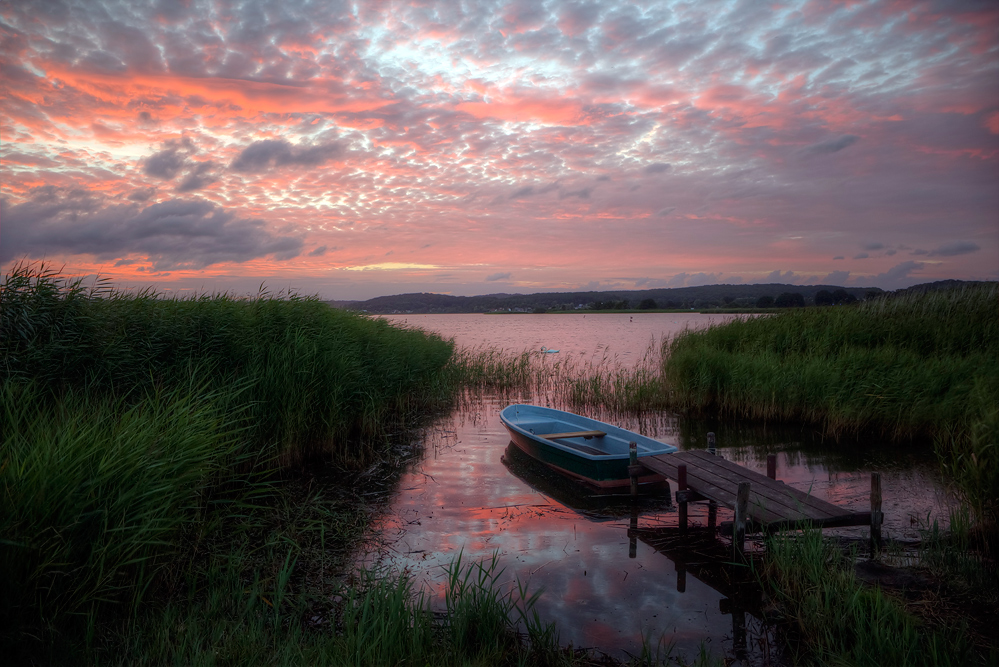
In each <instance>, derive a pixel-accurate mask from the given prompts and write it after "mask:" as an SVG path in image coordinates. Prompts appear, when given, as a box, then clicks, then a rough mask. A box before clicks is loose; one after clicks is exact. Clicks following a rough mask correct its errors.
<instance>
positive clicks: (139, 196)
mask: <svg viewBox="0 0 999 667" xmlns="http://www.w3.org/2000/svg"><path fill="white" fill-rule="evenodd" d="M155 194H156V188H137V189H135V190H132V191H131V192H130V193H129V194H128V199H130V200H131V201H136V202H143V201H149V200H150V199H151V198H152V196H153V195H155Z"/></svg>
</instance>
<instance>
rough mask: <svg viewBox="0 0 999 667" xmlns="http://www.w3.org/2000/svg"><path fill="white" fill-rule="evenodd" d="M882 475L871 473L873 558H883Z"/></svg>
mask: <svg viewBox="0 0 999 667" xmlns="http://www.w3.org/2000/svg"><path fill="white" fill-rule="evenodd" d="M883 519H884V515H883V514H882V513H881V473H879V472H872V473H871V557H872V558H875V559H877V558H880V557H881V522H882V520H883Z"/></svg>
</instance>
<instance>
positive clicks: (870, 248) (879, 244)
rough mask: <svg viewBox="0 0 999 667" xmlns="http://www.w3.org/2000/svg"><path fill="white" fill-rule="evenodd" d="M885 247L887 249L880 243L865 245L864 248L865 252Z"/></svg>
mask: <svg viewBox="0 0 999 667" xmlns="http://www.w3.org/2000/svg"><path fill="white" fill-rule="evenodd" d="M884 247H885V244H884V243H878V242H874V243H865V244H864V246H863V248H864V250H881V249H882V248H884Z"/></svg>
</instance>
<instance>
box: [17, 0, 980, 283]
mask: <svg viewBox="0 0 999 667" xmlns="http://www.w3.org/2000/svg"><path fill="white" fill-rule="evenodd" d="M0 59H2V71H0V86H2V91H0V92H2V98H0V105H2V106H0V112H2V113H0V143H2V148H0V262H2V264H3V267H2V268H3V270H4V272H6V271H8V270H9V269H10V267H11V266H12V265H13V264H14V263H15V262H17V261H22V260H25V259H28V260H45V261H46V263H48V264H49V265H51V266H54V267H56V268H59V267H65V268H64V271H65V272H66V273H70V274H73V275H92V274H100V275H102V276H105V277H108V278H112V279H113V280H114V281H115V282H116V283H118V284H120V285H122V286H144V285H154V286H156V288H157V289H158V290H161V291H169V292H176V291H181V290H193V291H199V292H201V291H232V292H236V293H245V292H254V293H255V292H256V291H257V287H258V286H259V285H260V284H261V283H266V285H267V286H268V287H270V288H271V289H272V290H274V291H278V290H283V289H288V288H291V289H294V290H297V291H299V292H302V293H309V294H319V295H321V296H322V297H324V298H329V299H364V298H369V297H373V296H378V295H384V294H396V293H401V292H422V291H426V292H439V293H451V294H482V293H495V292H523V293H527V292H538V291H548V290H558V291H565V290H579V289H600V290H610V289H618V290H624V289H642V288H649V287H679V286H686V285H702V284H710V283H756V282H789V283H801V284H805V283H826V284H836V285H849V286H878V287H882V288H886V289H895V288H898V287H903V286H907V285H911V284H915V283H920V282H928V281H932V280H939V279H943V278H959V279H979V280H980V279H988V280H996V279H997V278H999V3H996V2H992V1H983V2H978V1H974V2H972V1H960V0H954V1H943V0H941V1H939V2H905V1H900V2H865V1H857V2H832V1H828V2H827V1H822V2H817V1H812V2H786V3H781V2H775V3H770V4H766V3H762V2H757V1H755V0H754V1H746V2H706V1H698V2H669V1H665V0H663V1H656V2H634V3H626V2H613V1H611V0H597V1H596V2H552V1H548V2H539V1H530V2H521V3H504V2H489V1H486V0H462V1H460V2H459V1H457V0H455V1H451V2H436V3H435V2H423V1H420V0H414V1H412V2H391V1H376V0H372V1H369V2H363V1H362V2H354V3H338V2H335V1H329V2H327V1H322V2H315V1H312V2H310V1H306V0H280V1H278V0H160V1H153V2H143V1H141V0H138V1H134V2H133V1H122V2H113V1H110V0H108V1H105V0H85V1H80V2H62V1H59V0H51V1H38V2H31V1H30V0H29V1H24V0H0Z"/></svg>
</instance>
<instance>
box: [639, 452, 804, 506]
mask: <svg viewBox="0 0 999 667" xmlns="http://www.w3.org/2000/svg"><path fill="white" fill-rule="evenodd" d="M673 456H676V454H664V455H661V456H644V457H640V458H639V459H638V461H639V463H641V464H642V465H644V466H645V467H646V468H648V469H649V470H651V471H653V472H655V473H658V474H660V475H662V476H664V477H669V478H672V479H676V465H677V464H679V463H684V464H686V462H684V461H681V460H673V461H671V462H670V463H665V462H664V461H663V459H664V458H665V457H673ZM692 465H697V462H696V461H693V462H692ZM702 473H703V471H702V470H700V469H694V468H688V472H687V477H688V484H689V486H690V487H691V488H692V489H693V490H695V491H697V492H698V493H700V494H702V495H704V496H705V497H707V498H709V499H710V500H714V501H716V502H718V503H720V504H722V505H725V506H726V507H730V508H731V507H735V502H736V487H733V486H732V485H731V484H729V483H727V482H726V481H725V480H721V479H719V478H717V477H715V478H714V479H713V481H712V479H711V478H709V477H707V476H705V475H703V474H702ZM714 482H718V483H714ZM757 500H758V499H753V498H752V497H751V498H750V501H751V507H750V513H751V515H752V516H753V517H754V518H757V519H760V520H762V521H764V522H768V523H769V522H771V521H780V520H782V519H786V518H788V517H787V512H786V511H785V512H780V511H774V509H771V508H768V507H766V506H764V507H763V508H761V507H760V503H759V502H757ZM677 502H681V501H680V500H679V499H678V500H677ZM787 510H788V511H790V508H787ZM793 516H798V513H795V514H794V515H793Z"/></svg>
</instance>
